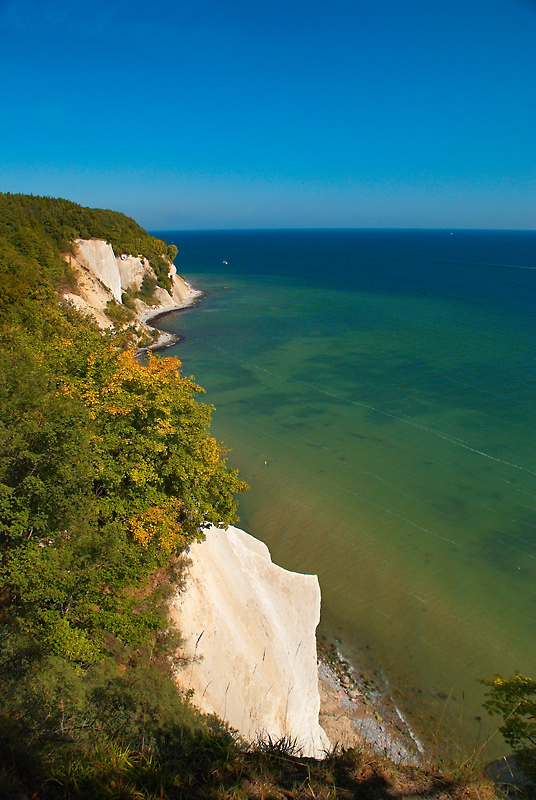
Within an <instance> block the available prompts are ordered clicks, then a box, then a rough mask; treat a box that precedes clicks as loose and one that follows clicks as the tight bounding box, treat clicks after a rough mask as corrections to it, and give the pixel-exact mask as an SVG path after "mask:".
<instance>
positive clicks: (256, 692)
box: [171, 526, 330, 758]
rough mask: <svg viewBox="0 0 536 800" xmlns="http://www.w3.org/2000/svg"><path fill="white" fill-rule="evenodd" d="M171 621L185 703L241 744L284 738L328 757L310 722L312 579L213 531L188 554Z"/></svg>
mask: <svg viewBox="0 0 536 800" xmlns="http://www.w3.org/2000/svg"><path fill="white" fill-rule="evenodd" d="M189 559H190V564H189V566H188V571H187V572H188V574H187V580H186V586H185V589H184V590H183V591H181V592H180V594H179V595H178V596H177V597H176V600H175V602H174V605H173V607H172V612H171V615H172V619H173V620H174V621H175V622H176V623H177V625H178V627H179V629H180V631H181V636H182V638H183V649H182V652H183V655H184V656H185V657H187V658H188V663H187V665H186V666H185V667H184V668H182V669H180V670H178V672H177V681H178V683H179V685H180V686H181V688H183V689H190V690H193V697H192V701H193V703H194V704H195V705H196V706H198V708H199V709H200V710H201V711H202V712H204V713H213V714H216V715H217V716H219V717H220V718H222V719H223V720H225V721H226V722H228V723H229V725H230V726H231V727H232V728H235V729H236V730H237V731H238V732H239V733H240V734H241V735H242V736H243V737H244V738H245V739H246V740H247V741H249V742H253V741H256V740H257V739H266V738H267V737H270V738H271V739H272V741H276V740H279V739H282V738H283V737H288V738H289V739H290V740H292V741H295V742H296V745H297V747H298V748H299V750H300V751H301V753H302V754H303V755H304V756H311V757H315V758H323V757H324V756H325V754H326V752H327V751H328V750H329V749H330V744H329V741H328V738H327V736H326V734H325V733H324V731H323V730H322V728H321V727H320V724H319V722H318V714H319V708H320V696H319V690H318V675H317V657H316V640H315V631H316V626H317V625H318V622H319V619H320V588H319V585H318V579H317V577H316V575H301V574H299V573H295V572H288V571H287V570H285V569H282V568H281V567H278V566H277V565H276V564H273V563H272V560H271V558H270V553H269V551H268V548H267V547H266V545H264V544H263V543H262V542H259V541H258V540H257V539H254V538H253V537H252V536H250V535H249V534H247V533H245V532H244V531H241V530H239V529H238V528H233V527H229V528H228V529H227V530H220V529H218V528H215V527H213V526H212V527H211V528H210V529H209V530H208V531H207V538H206V541H204V542H202V543H196V544H193V545H192V546H191V547H190V551H189Z"/></svg>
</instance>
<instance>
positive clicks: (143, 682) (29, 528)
mask: <svg viewBox="0 0 536 800" xmlns="http://www.w3.org/2000/svg"><path fill="white" fill-rule="evenodd" d="M0 206H1V210H0V218H1V223H0V301H1V303H2V307H1V309H0V310H1V312H2V320H1V322H0V623H1V635H0V675H1V687H0V720H1V721H2V724H1V725H0V748H1V746H2V742H3V745H4V746H5V747H8V749H10V752H11V753H12V755H13V754H14V753H15V752H16V751H17V748H19V747H20V745H21V742H24V743H25V747H30V748H31V751H32V753H33V756H35V757H36V758H37V757H39V758H43V757H44V758H45V759H46V758H47V757H48V756H47V753H48V752H49V748H50V746H51V744H52V743H55V744H54V746H55V747H58V746H60V745H61V746H62V747H67V746H68V747H69V748H71V749H72V748H74V750H75V751H76V752H78V754H79V755H80V753H82V752H86V751H88V748H89V749H91V748H94V747H96V746H97V745H98V746H101V747H105V748H106V747H107V746H108V745H109V746H112V745H113V742H115V741H116V740H117V739H118V737H119V738H120V739H121V741H122V742H124V743H127V742H128V745H129V746H130V747H133V748H141V749H142V750H143V751H144V752H147V753H148V752H151V753H153V754H154V753H156V752H158V750H159V748H161V747H163V746H164V745H166V742H168V740H169V741H171V740H173V742H174V746H177V745H178V742H179V740H180V738H181V736H186V732H189V733H188V735H189V736H190V735H193V733H192V732H193V731H196V730H197V731H200V730H203V731H205V733H207V731H208V732H209V733H210V731H211V730H213V728H214V725H215V723H214V722H210V721H208V722H207V721H204V720H202V719H201V718H200V717H199V715H196V714H194V712H193V711H192V710H191V709H190V708H189V705H188V703H187V702H186V700H185V698H182V697H180V696H179V694H178V692H177V689H176V687H175V684H174V683H173V681H172V679H171V677H170V669H171V664H172V660H173V653H174V652H175V651H176V646H177V632H176V631H173V630H171V631H170V630H168V617H167V602H168V598H169V596H170V595H171V593H172V592H174V591H176V588H177V585H178V582H179V580H180V560H179V554H180V552H181V551H182V550H183V548H184V547H185V546H186V545H187V544H188V543H189V542H191V541H193V540H196V539H199V538H202V537H203V529H204V527H205V526H206V525H207V524H208V523H210V522H213V523H215V524H217V525H223V526H226V525H228V524H230V523H232V522H234V521H235V519H236V502H235V499H234V494H235V493H236V492H240V491H243V490H244V488H245V485H244V483H243V482H242V481H241V480H240V479H239V478H238V476H237V474H236V471H235V470H232V469H229V468H228V467H227V465H226V459H225V450H224V449H223V448H222V447H221V446H220V445H219V444H218V443H217V442H216V441H215V440H214V439H213V438H212V437H211V436H210V435H209V433H208V427H209V423H210V414H211V408H210V407H209V406H207V405H204V404H203V403H200V402H199V401H198V399H197V396H198V395H199V393H200V392H201V389H200V388H199V387H198V386H196V385H195V384H194V383H193V382H192V380H191V379H188V378H184V377H183V376H182V375H181V372H180V362H179V361H178V360H177V359H170V358H159V357H157V356H150V357H149V358H148V361H147V363H145V364H142V363H141V362H140V361H138V360H136V358H135V357H134V353H133V352H132V351H131V350H124V349H122V348H121V346H120V345H121V340H120V339H119V338H118V337H116V336H114V334H110V333H107V334H102V333H101V332H100V331H99V330H98V329H97V327H96V326H95V325H94V324H92V323H91V322H90V321H88V319H87V318H86V317H83V316H82V315H80V314H79V313H78V312H76V311H75V310H74V309H73V308H72V307H69V306H64V305H62V303H61V302H60V301H59V300H58V299H57V295H56V294H55V291H54V290H55V289H56V288H58V287H60V288H61V287H62V286H63V285H64V284H65V283H68V282H69V280H70V275H69V268H68V265H67V263H66V261H65V259H63V258H62V257H61V254H60V249H63V248H66V249H68V247H69V246H70V242H69V237H71V236H80V235H93V236H95V235H97V236H103V237H106V238H112V237H115V239H114V242H115V243H116V242H121V249H123V247H124V248H125V249H128V250H131V249H132V246H131V244H130V243H129V240H128V238H127V237H128V236H137V235H138V234H139V237H140V239H139V241H140V247H142V246H143V247H144V248H145V252H147V249H148V245H147V243H146V242H145V239H144V237H146V238H149V237H147V234H145V233H144V232H143V231H141V229H138V226H135V223H132V221H130V220H128V219H127V218H126V217H124V216H123V215H114V214H113V213H112V212H100V211H95V210H88V209H80V208H79V207H77V206H75V205H74V204H72V203H68V202H67V201H62V200H51V199H49V198H34V197H30V198H25V197H23V196H20V195H14V196H13V195H11V196H8V195H3V196H0ZM4 212H5V213H4ZM2 214H3V217H2ZM99 225H100V227H98V226H99ZM84 226H85V227H84ZM140 231H141V233H140ZM136 241H137V240H136ZM161 244H163V243H158V242H157V243H156V244H154V245H151V246H153V247H154V250H155V251H156V250H158V249H159V248H160V249H161ZM164 246H165V245H164ZM118 308H122V306H118ZM112 313H113V311H112ZM216 727H218V726H216ZM218 730H219V728H218ZM218 735H219V734H218ZM13 736H14V737H15V740H13V738H12V737H13ZM170 737H171V738H170ZM13 742H15V744H14V743H13ZM107 742H108V744H106V743H107ZM10 743H11V744H10ZM168 743H169V742H168ZM166 746H167V745H166ZM13 757H14V756H13Z"/></svg>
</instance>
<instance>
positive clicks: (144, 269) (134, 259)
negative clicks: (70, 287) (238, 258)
mask: <svg viewBox="0 0 536 800" xmlns="http://www.w3.org/2000/svg"><path fill="white" fill-rule="evenodd" d="M74 244H75V251H74V254H71V255H68V256H67V258H68V259H69V261H70V264H71V267H72V268H73V270H74V272H75V274H76V278H77V284H78V288H77V291H76V292H69V293H66V294H65V295H64V296H65V298H66V299H67V300H69V302H71V303H72V304H73V305H74V306H76V308H78V309H80V310H81V311H84V312H85V313H87V314H90V315H91V316H92V317H93V318H94V319H95V320H96V321H97V323H98V325H99V326H100V327H101V328H109V327H111V325H112V321H111V320H110V319H109V318H108V317H107V315H106V313H105V308H106V306H107V304H108V303H109V301H110V300H115V301H116V302H117V303H121V300H122V295H123V292H124V291H126V290H127V289H132V290H133V291H134V292H137V291H139V289H140V288H141V285H142V283H143V279H144V277H145V276H148V277H150V278H155V277H156V276H155V273H154V271H153V269H152V267H151V266H150V264H149V262H148V261H147V259H146V258H143V256H134V255H132V254H131V253H125V254H123V255H120V256H116V255H115V254H114V251H113V249H112V246H111V244H109V243H108V242H106V241H105V240H104V239H77V240H76V241H75V243H74ZM169 277H170V279H171V290H170V291H169V292H168V291H166V290H165V289H162V288H161V287H159V286H157V287H156V289H155V291H154V297H155V299H156V301H157V302H156V304H155V305H151V306H149V305H147V304H146V303H144V302H143V301H142V300H140V299H135V300H134V303H135V305H136V309H137V312H138V315H139V316H141V315H144V314H145V315H147V314H148V313H149V312H150V313H151V314H158V312H159V311H161V310H163V309H168V308H169V309H172V308H173V307H181V306H183V305H185V303H186V302H187V301H188V299H189V298H192V299H193V298H194V297H197V296H198V295H199V294H200V293H199V292H195V291H194V290H193V289H192V287H191V286H190V285H189V284H188V283H187V282H186V281H185V280H184V278H181V277H180V276H179V275H177V270H176V268H175V265H174V264H172V263H171V262H170V263H169Z"/></svg>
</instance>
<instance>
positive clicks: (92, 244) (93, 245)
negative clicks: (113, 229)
mask: <svg viewBox="0 0 536 800" xmlns="http://www.w3.org/2000/svg"><path fill="white" fill-rule="evenodd" d="M76 247H77V258H78V261H79V262H80V263H81V264H82V265H83V266H86V267H87V268H88V269H90V270H91V271H92V272H93V273H94V274H95V275H96V276H97V278H98V279H99V280H100V281H102V283H103V284H104V285H105V286H106V287H107V288H108V289H109V290H110V292H111V293H112V295H113V296H114V298H115V299H116V300H117V302H118V303H120V302H121V295H122V292H121V276H120V274H119V269H118V266H117V260H116V258H115V255H114V251H113V249H112V245H111V244H108V242H106V241H104V239H76Z"/></svg>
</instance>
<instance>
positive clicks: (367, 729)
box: [318, 642, 425, 765]
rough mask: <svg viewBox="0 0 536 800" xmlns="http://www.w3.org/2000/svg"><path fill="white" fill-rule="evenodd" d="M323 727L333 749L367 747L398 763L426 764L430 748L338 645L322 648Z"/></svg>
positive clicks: (323, 646)
mask: <svg viewBox="0 0 536 800" xmlns="http://www.w3.org/2000/svg"><path fill="white" fill-rule="evenodd" d="M318 681H319V690H320V724H321V725H322V727H323V728H324V730H325V731H326V734H327V736H328V738H329V740H330V742H331V744H332V746H334V747H335V746H338V747H341V748H343V749H346V748H349V747H359V746H362V745H364V744H365V745H367V746H368V747H371V748H372V749H373V750H374V751H375V752H376V753H378V754H380V755H383V756H386V757H387V758H389V759H390V760H391V761H393V762H394V763H395V764H414V765H418V764H421V763H423V761H424V760H425V759H424V748H423V746H422V744H421V742H420V741H419V740H418V738H417V737H416V736H415V734H414V733H413V731H412V730H411V728H410V726H409V724H408V723H407V721H406V720H405V719H404V718H403V716H402V714H401V713H400V711H399V710H398V709H397V707H396V705H395V704H394V703H393V701H392V699H391V698H389V697H388V696H387V695H386V693H385V692H383V691H381V690H380V689H379V688H378V687H377V685H376V684H375V682H374V681H373V680H372V679H370V678H369V677H368V676H367V675H365V674H364V673H363V672H362V671H358V670H356V669H355V667H354V666H353V665H352V664H350V662H349V661H347V660H346V659H345V658H344V657H343V656H342V655H341V654H340V653H339V651H338V649H337V646H336V644H335V643H331V644H329V645H326V644H325V643H324V642H320V643H319V645H318Z"/></svg>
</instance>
